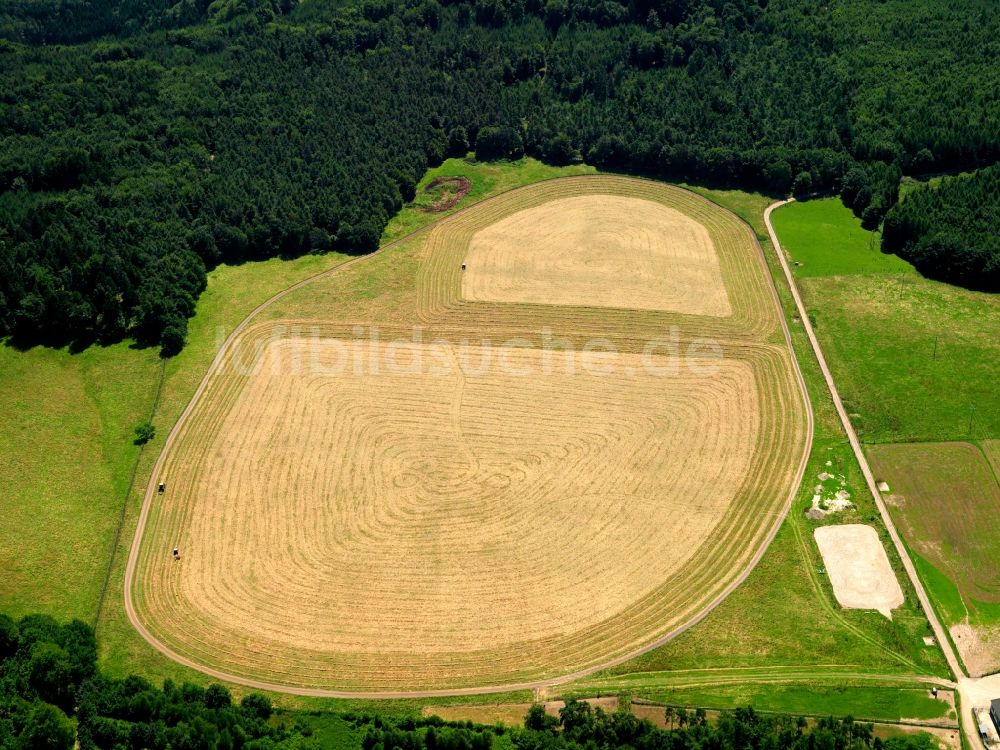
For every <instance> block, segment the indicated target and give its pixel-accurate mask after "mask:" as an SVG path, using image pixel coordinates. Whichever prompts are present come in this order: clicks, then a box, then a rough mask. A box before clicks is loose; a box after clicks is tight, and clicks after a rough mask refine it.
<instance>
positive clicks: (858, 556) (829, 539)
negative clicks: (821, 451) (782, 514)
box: [813, 523, 903, 620]
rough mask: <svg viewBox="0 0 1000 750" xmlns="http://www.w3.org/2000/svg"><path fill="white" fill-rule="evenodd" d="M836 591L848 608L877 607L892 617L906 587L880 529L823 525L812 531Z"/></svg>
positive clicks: (855, 525) (854, 524) (901, 601)
mask: <svg viewBox="0 0 1000 750" xmlns="http://www.w3.org/2000/svg"><path fill="white" fill-rule="evenodd" d="M813 533H814V534H815V536H816V544H817V546H819V551H820V554H821V555H822V556H823V564H824V565H825V566H826V570H827V574H828V575H829V576H830V583H831V584H832V585H833V594H834V596H836V597H837V602H838V603H839V604H840V606H841V607H844V608H845V609H874V610H876V611H878V612H880V613H881V614H883V615H885V616H886V617H887V618H889V619H890V620H891V619H892V610H894V609H895V608H896V607H898V606H900V605H901V604H902V603H903V590H902V589H901V588H900V587H899V581H897V580H896V574H895V573H893V570H892V566H891V565H890V564H889V557H888V556H887V555H886V553H885V547H883V546H882V542H881V541H880V540H879V538H878V532H876V531H875V529H874V528H872V527H871V526H866V525H864V524H856V523H850V524H841V525H838V526H822V527H820V528H818V529H816V531H815V532H813Z"/></svg>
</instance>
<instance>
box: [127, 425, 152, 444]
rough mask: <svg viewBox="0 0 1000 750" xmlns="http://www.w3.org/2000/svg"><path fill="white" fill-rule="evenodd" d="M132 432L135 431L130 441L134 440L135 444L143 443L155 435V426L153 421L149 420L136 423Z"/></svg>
mask: <svg viewBox="0 0 1000 750" xmlns="http://www.w3.org/2000/svg"><path fill="white" fill-rule="evenodd" d="M134 432H135V440H134V441H132V442H134V443H135V444H136V445H145V444H146V443H148V442H149V441H150V440H152V439H153V438H154V437H156V428H155V427H154V426H153V423H152V422H150V421H149V420H146V421H145V422H142V423H140V424H137V425H136V426H135V430H134Z"/></svg>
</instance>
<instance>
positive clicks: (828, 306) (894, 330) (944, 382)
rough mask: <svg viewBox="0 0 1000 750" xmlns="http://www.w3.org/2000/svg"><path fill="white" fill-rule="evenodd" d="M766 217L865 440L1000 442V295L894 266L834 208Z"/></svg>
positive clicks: (808, 206)
mask: <svg viewBox="0 0 1000 750" xmlns="http://www.w3.org/2000/svg"><path fill="white" fill-rule="evenodd" d="M773 220H774V224H775V229H776V231H777V232H778V236H779V238H780V239H781V242H782V245H783V246H784V247H785V250H786V251H787V252H788V253H789V255H790V256H791V257H792V258H793V259H799V258H801V259H803V265H802V266H800V267H794V268H793V273H794V274H795V276H796V277H797V279H798V283H799V288H800V291H801V293H802V297H803V300H804V302H805V305H806V308H807V309H808V311H809V314H810V315H811V316H812V318H813V319H814V321H815V325H816V335H817V336H818V337H819V340H820V344H821V345H822V346H823V352H824V354H825V356H826V358H827V361H828V363H829V365H830V368H831V370H832V371H833V375H834V378H835V379H836V381H837V386H838V388H839V390H840V394H841V397H842V398H843V400H844V404H845V406H846V407H847V409H848V411H849V412H850V413H851V419H852V421H853V423H854V426H855V428H856V429H857V431H858V435H859V437H860V439H861V440H862V442H867V443H899V442H914V441H925V440H933V441H944V440H969V439H972V440H982V439H989V438H997V437H1000V389H998V388H996V363H997V362H998V361H1000V297H998V296H997V295H990V294H985V293H979V292H970V291H968V290H965V289H960V288H958V287H954V286H950V285H948V284H943V283H940V282H936V281H930V280H928V279H925V278H923V277H921V276H919V275H918V274H916V273H914V272H913V271H912V269H911V268H910V267H909V266H907V265H905V264H904V265H903V266H900V265H899V264H900V263H901V261H899V259H898V258H896V257H895V256H888V255H882V253H881V252H880V251H879V250H878V249H877V243H875V244H873V243H874V241H875V238H876V236H875V235H874V234H872V233H870V232H866V231H865V230H863V229H862V228H861V224H860V220H858V219H857V218H856V217H854V216H853V214H851V212H850V211H848V210H847V209H845V208H843V206H841V205H840V203H839V200H838V199H835V198H829V199H823V200H817V201H807V202H804V203H798V202H796V203H791V204H789V205H787V206H783V207H782V208H780V209H778V210H777V211H775V212H774V214H773ZM817 221H819V225H820V226H821V227H825V229H823V230H821V231H817V230H816V228H815V224H814V222H817ZM869 246H871V248H872V249H871V250H869V249H868V247H869ZM874 259H877V262H876V260H874Z"/></svg>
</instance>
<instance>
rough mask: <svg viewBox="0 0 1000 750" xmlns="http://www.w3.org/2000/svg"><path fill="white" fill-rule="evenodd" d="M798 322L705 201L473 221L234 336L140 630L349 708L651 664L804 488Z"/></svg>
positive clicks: (143, 587) (603, 193)
mask: <svg viewBox="0 0 1000 750" xmlns="http://www.w3.org/2000/svg"><path fill="white" fill-rule="evenodd" d="M522 212H527V213H526V214H522ZM539 212H541V213H539ZM564 213H565V216H566V226H562V225H561V223H560V217H561V216H563V215H564ZM540 217H545V220H544V221H541V220H540ZM633 219H635V223H634V224H633V223H632V220H633ZM546 226H547V227H549V232H548V233H546V231H545V227H546ZM637 227H638V228H637ZM543 256H552V258H551V259H546V258H545V257H543ZM462 263H465V264H466V265H467V269H466V270H465V271H462V269H461V264H462ZM672 264H676V265H672ZM633 266H634V267H635V268H637V269H639V270H640V272H639V274H638V275H637V276H635V277H630V276H629V269H630V268H632V267H633ZM473 268H476V269H478V270H476V271H475V273H476V274H480V275H479V276H475V275H470V274H472V273H473ZM675 269H676V273H675V272H674V270H675ZM665 276H666V277H668V278H667V279H664V278H663V277H665ZM546 288H551V290H552V294H551V304H549V303H544V302H543V301H542V300H543V299H544V293H545V289H546ZM616 288H617V289H618V290H619V291H618V292H617V293H616V292H615V289H616ZM699 289H702V292H703V293H700V294H699ZM498 290H499V291H498ZM644 295H645V296H644ZM630 300H632V301H633V304H635V308H636V309H629V308H627V307H626V306H625V305H627V304H629V301H630ZM778 315H779V313H778V310H777V305H776V302H775V299H774V297H773V292H772V290H771V288H770V286H769V282H768V280H767V277H766V270H765V268H764V264H763V259H762V257H761V254H760V249H759V247H758V246H757V245H756V240H755V239H754V237H753V235H752V234H751V233H750V230H749V229H748V228H747V227H746V226H745V225H743V224H742V223H740V222H739V221H738V220H737V219H736V218H735V217H733V216H732V215H730V214H728V213H727V212H725V211H723V210H722V209H720V208H718V207H716V206H714V205H713V204H710V203H708V202H707V201H705V200H703V199H701V198H698V197H697V196H694V195H692V194H691V193H687V192H686V191H683V190H679V189H676V188H670V187H667V186H663V185H658V184H656V183H651V182H646V181H640V180H633V179H627V178H619V177H606V176H601V177H585V178H567V179H560V180H553V181H550V182H544V183H539V184H537V185H534V186H530V187H528V188H522V189H519V190H515V191H512V192H510V193H506V194H504V195H501V196H499V197H497V198H494V199H490V200H487V201H484V202H483V203H481V204H479V205H477V206H473V207H471V208H469V209H467V210H465V211H462V212H459V213H458V214H456V215H455V216H454V217H451V218H449V219H445V220H443V221H442V222H440V223H439V224H437V225H435V226H434V227H432V228H431V229H430V230H429V231H427V232H423V233H421V234H419V235H417V236H416V237H414V238H412V239H410V240H408V241H405V242H403V243H401V244H399V245H396V246H394V247H391V248H388V249H386V250H384V251H383V252H382V253H379V254H377V255H375V256H373V257H370V258H367V259H364V260H362V261H360V262H358V263H355V264H353V265H352V266H350V267H348V268H345V269H343V270H341V271H339V272H337V273H332V274H330V275H327V276H325V277H323V278H320V279H317V280H316V281H315V282H313V283H311V284H309V285H307V286H305V287H303V288H301V289H298V290H296V291H294V292H292V293H290V294H289V295H287V296H286V297H284V298H283V299H281V300H279V301H277V302H276V303H275V304H273V305H272V306H271V307H269V308H268V309H267V310H265V311H262V312H261V313H260V314H258V316H257V317H256V318H255V319H254V320H253V321H252V323H251V324H250V325H249V326H248V327H247V328H246V329H245V330H244V331H242V332H241V334H240V335H239V336H238V337H236V338H235V339H234V340H233V341H231V343H230V346H229V348H228V349H227V350H226V351H225V352H224V353H223V355H222V357H221V358H220V360H219V363H218V366H217V367H216V368H214V369H213V371H212V373H211V374H210V375H209V378H208V381H207V383H206V385H205V388H204V391H203V393H201V395H200V397H199V398H198V399H197V401H196V403H195V404H194V406H193V408H192V410H191V411H190V414H189V416H188V418H187V419H185V420H183V422H182V423H181V424H180V425H179V427H178V428H177V430H176V433H175V435H174V437H173V439H172V440H171V441H170V443H169V445H168V447H167V449H166V452H165V455H164V457H163V462H162V465H161V471H160V474H159V476H158V477H156V478H154V479H155V481H159V480H160V479H162V480H164V481H166V482H167V487H168V489H167V492H166V493H165V494H163V495H158V494H156V493H155V487H154V488H151V492H150V494H149V496H148V497H149V498H150V503H151V504H150V507H149V516H148V521H147V523H146V525H145V529H142V528H140V532H139V538H140V539H141V546H140V547H139V548H138V557H137V565H136V567H135V571H134V583H132V586H131V591H130V592H127V595H130V596H131V597H132V601H133V603H134V607H135V616H136V618H137V620H138V622H139V624H140V625H141V627H142V628H143V629H144V630H145V631H146V633H147V635H148V637H149V638H151V639H152V640H153V641H154V642H156V644H157V645H159V646H161V647H162V648H164V649H166V650H168V651H169V652H170V653H172V654H174V655H176V656H180V657H182V658H184V659H187V660H190V661H192V662H194V663H196V664H198V665H200V666H202V667H204V668H208V669H212V670H216V671H217V672H220V673H223V674H225V675H229V676H231V677H234V678H237V679H242V680H244V681H247V680H249V681H258V682H263V683H269V684H274V685H277V686H288V687H296V688H305V689H316V690H321V691H322V690H329V691H359V692H363V691H382V692H406V691H421V690H451V689H476V688H488V687H497V686H503V685H514V684H529V683H536V682H544V681H549V680H554V679H559V678H560V677H563V676H565V675H568V674H571V673H574V672H578V671H580V670H587V669H593V668H595V667H598V666H600V665H602V664H605V663H608V662H610V661H612V660H615V659H621V658H624V657H627V656H629V655H631V654H633V653H635V652H637V651H639V650H642V649H644V648H647V647H649V646H651V645H652V644H654V643H656V642H657V641H661V640H663V639H664V638H667V637H669V636H670V635H671V634H673V633H675V632H677V631H678V630H679V629H681V628H683V627H685V626H686V625H687V624H689V623H691V622H692V621H694V620H695V619H697V618H698V617H699V616H700V615H701V614H703V613H704V612H705V611H706V609H707V608H708V607H710V606H711V605H712V604H713V603H714V602H715V601H717V600H718V599H720V598H721V597H722V596H724V594H725V593H727V591H728V590H730V589H731V587H732V586H733V585H735V584H736V583H737V582H738V581H739V580H740V578H741V576H742V575H743V574H745V572H746V571H747V570H748V569H749V567H750V566H751V564H752V563H753V562H754V561H755V559H756V558H757V557H758V555H759V554H760V553H761V552H762V550H763V547H764V546H766V543H767V541H769V539H770V536H771V535H772V534H773V531H774V530H775V529H776V528H777V524H778V523H779V522H780V519H781V518H782V517H783V514H784V512H785V511H786V509H787V504H788V501H789V499H790V497H791V494H792V493H793V492H794V490H795V488H796V486H797V482H798V478H799V476H800V474H801V469H802V465H803V462H804V458H805V453H806V450H807V443H808V436H809V431H810V417H809V413H808V406H807V404H806V402H805V400H804V396H803V392H802V389H801V384H800V381H799V379H798V378H797V374H796V370H795V368H794V362H793V360H792V357H791V354H790V352H789V351H788V348H787V345H786V343H785V339H784V336H783V333H782V327H781V321H780V318H779V317H778ZM595 337H596V338H595ZM650 342H652V343H650ZM174 547H178V548H179V549H180V551H181V558H182V559H181V560H180V561H175V560H173V558H172V555H171V550H172V549H173V548H174Z"/></svg>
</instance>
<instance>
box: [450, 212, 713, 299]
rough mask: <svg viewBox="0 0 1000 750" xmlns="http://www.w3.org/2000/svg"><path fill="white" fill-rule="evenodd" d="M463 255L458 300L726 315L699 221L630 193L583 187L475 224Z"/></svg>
mask: <svg viewBox="0 0 1000 750" xmlns="http://www.w3.org/2000/svg"><path fill="white" fill-rule="evenodd" d="M465 262H466V271H465V274H464V275H463V278H462V296H463V297H464V298H465V299H468V300H475V301H484V302H527V303H535V304H547V305H575V306H583V307H615V308H627V309H633V310H669V311H672V312H679V313H686V314H690V315H710V316H713V317H725V316H728V315H730V314H731V313H732V308H731V307H730V305H729V297H728V295H727V294H726V287H725V285H724V284H723V282H722V272H721V270H720V268H719V259H718V257H717V255H716V252H715V247H714V246H713V244H712V241H711V238H710V237H709V234H708V231H707V230H706V229H705V227H704V226H702V225H701V224H699V223H698V222H696V221H694V220H693V219H692V218H691V217H689V216H687V215H685V214H683V213H681V212H680V211H678V210H676V209H673V208H670V207H668V206H664V205H663V204H661V203H656V202H654V201H650V200H643V199H640V198H630V197H622V196H613V195H587V196H578V197H573V198H563V199H559V200H553V201H549V202H547V203H543V204H542V205H541V206H537V207H534V208H528V209H525V210H523V211H518V212H517V213H515V214H513V215H512V216H509V217H507V218H506V219H503V220H502V221H498V222H496V223H495V224H493V225H491V226H489V227H487V228H485V229H482V230H480V231H479V232H477V233H476V234H475V235H474V236H473V237H472V242H471V243H470V245H469V253H468V255H467V257H466V261H465Z"/></svg>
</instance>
